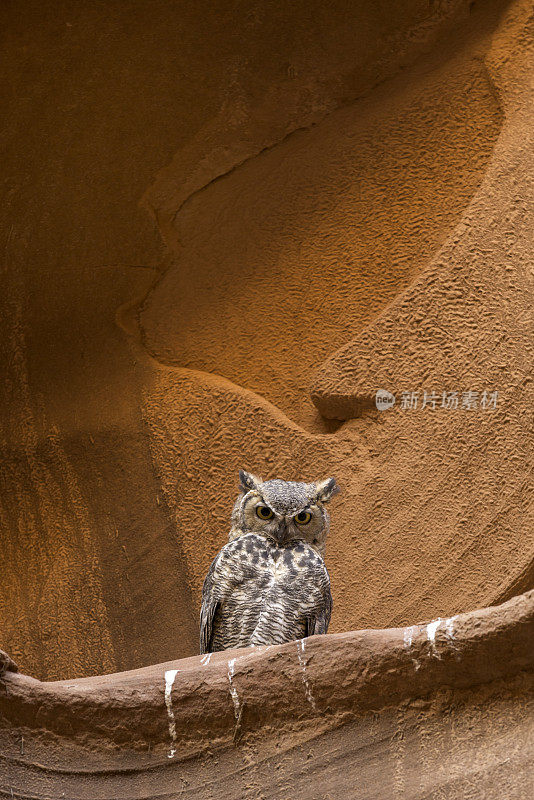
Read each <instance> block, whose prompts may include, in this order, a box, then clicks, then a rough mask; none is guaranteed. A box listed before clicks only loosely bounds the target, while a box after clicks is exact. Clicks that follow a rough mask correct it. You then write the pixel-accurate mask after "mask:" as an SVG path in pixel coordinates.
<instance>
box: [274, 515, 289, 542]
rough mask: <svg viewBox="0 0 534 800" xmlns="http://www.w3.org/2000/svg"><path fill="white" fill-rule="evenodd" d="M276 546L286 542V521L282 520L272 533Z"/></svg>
mask: <svg viewBox="0 0 534 800" xmlns="http://www.w3.org/2000/svg"><path fill="white" fill-rule="evenodd" d="M274 535H275V538H276V541H277V542H278V544H280V545H283V544H284V543H285V542H286V540H287V521H286V520H285V519H284V520H282V521H281V522H280V524H279V525H278V527H277V529H276V530H275V532H274Z"/></svg>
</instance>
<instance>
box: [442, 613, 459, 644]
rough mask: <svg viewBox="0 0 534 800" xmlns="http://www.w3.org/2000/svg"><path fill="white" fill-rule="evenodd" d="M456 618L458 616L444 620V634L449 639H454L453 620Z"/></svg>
mask: <svg viewBox="0 0 534 800" xmlns="http://www.w3.org/2000/svg"><path fill="white" fill-rule="evenodd" d="M457 616H458V614H455V615H454V617H449V618H448V619H446V620H445V633H446V634H447V636H448V638H449V639H454V620H455V619H456V618H457Z"/></svg>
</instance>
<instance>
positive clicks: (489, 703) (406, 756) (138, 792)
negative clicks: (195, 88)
mask: <svg viewBox="0 0 534 800" xmlns="http://www.w3.org/2000/svg"><path fill="white" fill-rule="evenodd" d="M533 641H534V593H533V592H530V593H528V594H525V595H523V596H520V597H516V598H514V599H513V600H511V601H509V602H508V603H506V604H504V605H502V606H499V607H496V608H487V609H482V610H480V611H476V612H472V613H468V614H460V615H459V616H457V617H454V618H451V619H442V620H435V621H433V622H430V623H428V624H425V625H414V626H411V627H410V628H406V629H392V630H374V631H373V630H367V631H355V632H351V633H341V634H336V635H328V636H319V637H311V638H309V639H304V640H299V641H298V642H291V643H288V644H286V645H278V646H273V647H267V648H264V647H262V648H256V649H253V648H247V649H242V650H234V651H227V652H226V653H216V654H213V655H212V656H211V657H208V656H203V657H200V656H196V657H193V658H189V659H185V660H183V661H175V662H170V663H167V664H159V665H156V666H152V667H148V668H146V669H142V670H136V671H133V672H126V673H121V674H118V675H109V676H103V677H95V678H85V679H81V680H75V681H61V682H56V683H41V682H40V681H36V680H34V679H32V678H29V677H28V676H26V675H19V674H15V673H8V674H6V676H4V678H3V679H2V684H1V685H2V689H3V691H1V692H0V753H1V759H2V762H3V766H4V769H3V770H2V773H1V777H0V792H1V793H2V796H4V797H10V796H13V797H17V798H21V797H32V798H49V797H62V796H65V797H72V798H74V797H76V798H91V799H92V800H94V798H97V797H98V798H104V797H113V798H115V799H116V800H119V798H134V797H135V798H141V797H143V798H148V797H151V798H154V797H159V798H169V800H170V798H179V797H180V798H186V797H191V798H212V797H215V796H217V797H219V796H220V797H224V798H236V800H237V798H240V799H241V798H258V797H263V798H285V797H287V796H288V793H289V794H290V795H291V796H292V797H297V798H300V797H302V798H306V799H308V798H310V799H311V800H315V799H316V798H317V799H318V798H325V797H326V798H327V797H332V796H335V795H338V796H346V797H351V798H355V800H360V798H369V800H370V799H371V798H373V799H374V798H377V797H395V796H403V797H406V798H416V797H443V798H451V799H452V798H455V799H456V798H458V799H459V798H465V797H469V796H472V794H471V793H473V792H474V796H477V797H484V798H485V800H488V798H489V799H490V800H493V798H495V800H498V799H499V800H500V799H501V798H507V800H515V799H516V798H517V799H518V800H519V798H527V797H530V796H531V795H532V790H533V788H534V770H533V760H532V755H533V751H534V647H533ZM281 698H283V701H282V700H281ZM11 792H13V794H12V795H11Z"/></svg>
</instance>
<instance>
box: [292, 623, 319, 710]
mask: <svg viewBox="0 0 534 800" xmlns="http://www.w3.org/2000/svg"><path fill="white" fill-rule="evenodd" d="M297 656H298V659H299V664H300V668H301V670H302V682H303V683H304V689H305V691H306V699H307V701H308V703H309V704H310V705H311V707H312V708H313V710H314V711H317V706H316V704H315V698H314V696H313V694H312V690H311V686H310V682H309V680H308V675H307V673H306V660H305V658H304V639H298V640H297Z"/></svg>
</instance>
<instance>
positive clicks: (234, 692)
mask: <svg viewBox="0 0 534 800" xmlns="http://www.w3.org/2000/svg"><path fill="white" fill-rule="evenodd" d="M234 672H235V658H232V659H231V660H230V661H229V662H228V683H229V684H230V694H231V696H232V702H233V704H234V714H235V718H236V719H239V711H240V702H239V695H238V693H237V689H236V688H235V686H234V684H233V682H232V680H233V677H234Z"/></svg>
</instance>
